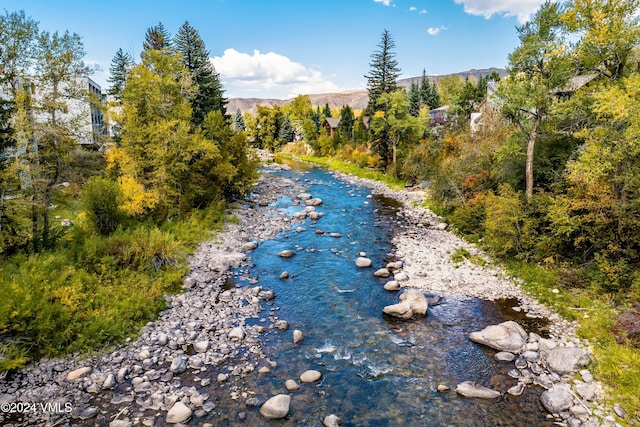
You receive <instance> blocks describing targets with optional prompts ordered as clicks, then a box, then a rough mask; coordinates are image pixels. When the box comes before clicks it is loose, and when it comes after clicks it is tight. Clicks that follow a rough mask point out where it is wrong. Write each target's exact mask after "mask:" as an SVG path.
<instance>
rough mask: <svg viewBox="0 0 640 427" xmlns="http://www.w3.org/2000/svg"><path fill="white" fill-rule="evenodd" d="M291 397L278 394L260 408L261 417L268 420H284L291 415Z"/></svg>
mask: <svg viewBox="0 0 640 427" xmlns="http://www.w3.org/2000/svg"><path fill="white" fill-rule="evenodd" d="M290 403H291V397H289V396H287V395H286V394H278V395H276V396H273V397H272V398H271V399H269V400H267V401H266V402H264V404H263V405H262V407H260V415H262V416H263V417H265V418H268V419H277V418H284V417H286V416H287V414H288V413H289V404H290Z"/></svg>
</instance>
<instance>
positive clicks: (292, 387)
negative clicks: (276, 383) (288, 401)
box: [284, 379, 300, 391]
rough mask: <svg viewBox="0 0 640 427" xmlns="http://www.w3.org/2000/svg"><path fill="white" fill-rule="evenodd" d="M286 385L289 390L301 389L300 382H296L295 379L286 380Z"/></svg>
mask: <svg viewBox="0 0 640 427" xmlns="http://www.w3.org/2000/svg"><path fill="white" fill-rule="evenodd" d="M284 387H285V388H286V389H287V390H288V391H296V390H300V384H298V383H297V382H295V380H292V379H288V380H286V381H285V382H284Z"/></svg>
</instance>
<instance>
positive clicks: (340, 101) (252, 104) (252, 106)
mask: <svg viewBox="0 0 640 427" xmlns="http://www.w3.org/2000/svg"><path fill="white" fill-rule="evenodd" d="M493 71H495V72H497V73H498V74H499V75H500V77H504V76H506V75H507V72H506V70H504V69H503V68H485V69H480V70H475V69H473V70H468V71H463V72H460V73H454V74H455V75H458V76H460V77H462V78H463V79H466V78H475V79H477V78H478V77H480V76H482V75H487V74H491V73H492V72H493ZM448 75H451V74H448ZM446 76H447V75H442V76H433V75H428V76H427V78H428V79H429V80H430V81H431V82H434V81H438V80H439V79H441V78H443V77H446ZM421 81H422V76H418V77H409V78H406V79H401V80H398V84H399V85H400V86H401V87H403V88H404V89H405V90H408V89H409V88H410V87H411V82H415V83H417V84H419V83H420V82H421ZM309 98H310V99H311V105H313V107H314V108H315V107H317V106H320V107H324V106H325V105H326V104H329V107H330V108H333V109H338V108H342V107H343V106H345V105H349V106H350V107H351V108H353V109H354V110H362V109H364V108H365V107H366V106H367V103H368V102H369V96H368V95H367V91H366V90H365V89H361V90H350V91H345V92H339V93H321V94H315V95H309ZM291 101H292V99H284V100H283V99H267V98H229V103H228V104H227V111H228V112H229V113H230V114H233V113H235V112H236V110H237V109H238V108H239V109H240V111H242V112H244V111H247V110H248V111H250V112H251V113H255V112H256V107H257V106H258V105H265V106H268V107H271V106H273V105H279V106H283V105H287V104H289V103H290V102H291Z"/></svg>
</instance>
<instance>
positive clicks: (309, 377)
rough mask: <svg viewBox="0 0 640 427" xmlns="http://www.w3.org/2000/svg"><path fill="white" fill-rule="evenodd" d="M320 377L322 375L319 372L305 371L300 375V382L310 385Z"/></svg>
mask: <svg viewBox="0 0 640 427" xmlns="http://www.w3.org/2000/svg"><path fill="white" fill-rule="evenodd" d="M321 377H322V374H321V373H320V372H319V371H316V370H313V369H310V370H308V371H305V372H304V373H303V374H302V375H300V381H301V382H303V383H312V382H315V381H318V380H319V379H320V378H321Z"/></svg>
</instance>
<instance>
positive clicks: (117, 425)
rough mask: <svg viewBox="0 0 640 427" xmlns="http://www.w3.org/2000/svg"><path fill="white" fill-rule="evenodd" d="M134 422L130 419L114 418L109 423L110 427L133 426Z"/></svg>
mask: <svg viewBox="0 0 640 427" xmlns="http://www.w3.org/2000/svg"><path fill="white" fill-rule="evenodd" d="M132 425H133V423H132V422H131V421H129V420H113V421H111V422H110V423H109V427H131V426H132Z"/></svg>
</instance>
